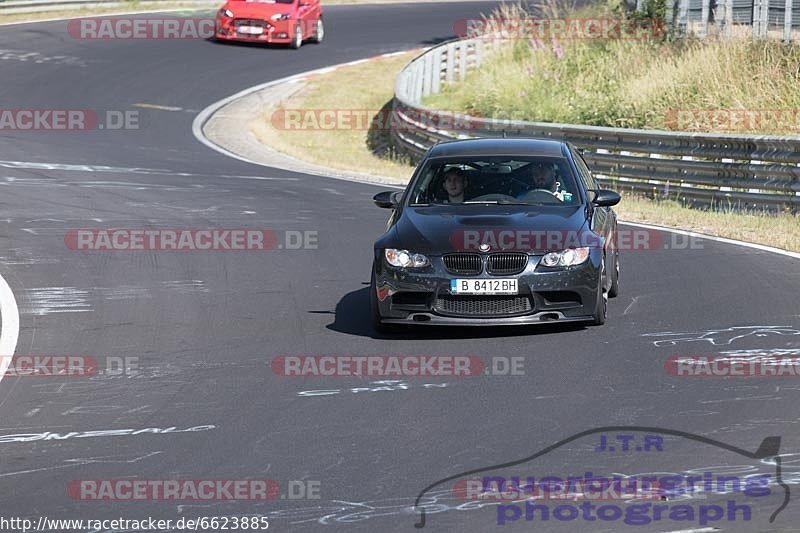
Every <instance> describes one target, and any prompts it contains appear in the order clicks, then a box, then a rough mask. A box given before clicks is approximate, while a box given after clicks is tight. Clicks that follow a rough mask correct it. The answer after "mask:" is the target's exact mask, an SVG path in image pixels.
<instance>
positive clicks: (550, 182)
mask: <svg viewBox="0 0 800 533" xmlns="http://www.w3.org/2000/svg"><path fill="white" fill-rule="evenodd" d="M531 182H532V184H533V187H532V188H531V191H547V192H549V193H550V194H552V195H553V196H555V197H556V198H558V199H559V200H561V201H562V202H563V201H564V193H563V192H562V191H561V190H560V188H561V187H560V185H561V184H560V183H559V182H558V181H557V180H556V176H555V172H554V170H553V165H550V164H548V163H539V162H537V163H532V164H531ZM526 192H530V191H526Z"/></svg>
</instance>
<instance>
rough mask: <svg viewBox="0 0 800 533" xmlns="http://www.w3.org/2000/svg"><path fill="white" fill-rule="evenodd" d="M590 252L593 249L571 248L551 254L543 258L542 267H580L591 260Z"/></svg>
mask: <svg viewBox="0 0 800 533" xmlns="http://www.w3.org/2000/svg"><path fill="white" fill-rule="evenodd" d="M589 250H591V248H588V247H587V248H569V249H567V250H561V251H560V252H550V253H549V254H545V255H544V257H542V260H541V265H542V266H546V267H550V268H554V267H568V266H574V265H580V264H581V263H585V262H586V260H587V259H589Z"/></svg>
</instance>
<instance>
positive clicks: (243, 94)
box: [192, 49, 423, 188]
mask: <svg viewBox="0 0 800 533" xmlns="http://www.w3.org/2000/svg"><path fill="white" fill-rule="evenodd" d="M421 50H423V49H411V50H402V51H397V52H389V53H385V54H380V55H377V56H372V57H368V58H364V59H357V60H355V61H348V62H346V63H340V64H338V65H333V66H330V67H324V68H320V69H316V70H311V71H308V72H303V73H300V74H295V75H293V76H288V77H286V78H280V79H277V80H273V81H270V82H267V83H263V84H260V85H256V86H254V87H250V88H248V89H245V90H243V91H240V92H238V93H236V94H234V95H231V96H229V97H227V98H224V99H222V100H219V101H217V102H214V103H213V104H211V105H210V106H208V107H206V108H205V109H203V110H202V111H201V112H200V113H199V114H198V115H197V116H196V117H195V119H194V121H193V122H192V134H193V135H194V137H195V138H196V139H197V140H198V141H199V142H201V143H203V144H204V145H206V146H207V147H209V148H211V149H212V150H215V151H217V152H219V153H221V154H223V155H226V156H228V157H232V158H234V159H238V160H239V161H244V162H246V163H251V164H254V165H260V166H266V167H272V168H280V169H282V170H290V171H294V172H302V173H305V174H312V175H315V176H322V177H326V178H336V179H343V180H346V181H356V182H360V183H372V184H382V185H391V186H395V187H401V188H402V187H405V184H406V183H407V182H408V180H407V179H402V178H395V177H390V176H374V175H371V174H362V173H358V172H352V171H346V170H338V169H330V168H327V167H323V166H321V165H317V164H314V163H309V162H307V161H302V160H299V159H297V158H294V157H292V156H289V155H286V154H283V153H281V152H278V151H277V150H273V149H271V148H270V147H268V146H266V145H264V144H262V143H260V142H259V141H257V140H256V139H255V136H254V135H253V133H252V132H250V131H249V129H247V130H243V128H242V127H241V123H242V122H241V121H240V120H236V119H234V118H231V117H230V116H228V117H226V116H225V115H226V110H232V109H234V108H235V107H236V106H241V107H246V106H248V105H252V104H250V102H251V101H252V102H255V101H257V102H258V103H259V104H260V103H263V101H264V100H270V98H269V97H265V96H264V95H267V94H270V93H273V92H277V91H278V90H281V89H283V90H287V89H290V88H291V87H292V86H295V87H294V89H295V90H299V89H301V88H302V86H303V83H304V82H306V81H308V80H311V79H313V78H315V77H317V76H320V75H322V74H327V73H330V72H334V71H336V70H337V69H339V68H343V67H349V66H353V65H360V64H363V63H366V62H369V61H375V60H379V59H384V58H388V57H395V56H398V55H403V54H406V53H413V52H417V51H421ZM235 113H236V111H232V113H231V115H234V114H235ZM214 121H217V122H220V123H222V124H220V125H216V124H211V123H212V122H214ZM225 122H230V123H235V124H224V123H225ZM209 125H212V126H214V128H213V129H214V130H216V131H209V128H208V126H209ZM220 130H222V131H223V132H224V135H228V136H229V138H227V139H221V138H220V137H221V136H222V135H221V134H219V131H220ZM212 138H213V139H212ZM235 146H236V147H238V149H237V148H236V147H235ZM242 146H244V147H245V148H244V149H242V148H241V147H242ZM243 152H244V153H243Z"/></svg>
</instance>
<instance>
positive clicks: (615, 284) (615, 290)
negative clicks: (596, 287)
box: [608, 250, 619, 298]
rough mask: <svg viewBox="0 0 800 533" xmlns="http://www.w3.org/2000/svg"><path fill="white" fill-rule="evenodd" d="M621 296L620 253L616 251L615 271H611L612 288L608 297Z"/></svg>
mask: <svg viewBox="0 0 800 533" xmlns="http://www.w3.org/2000/svg"><path fill="white" fill-rule="evenodd" d="M617 296H619V252H618V251H616V250H614V270H613V271H611V287H610V288H609V289H608V297H609V298H616V297H617Z"/></svg>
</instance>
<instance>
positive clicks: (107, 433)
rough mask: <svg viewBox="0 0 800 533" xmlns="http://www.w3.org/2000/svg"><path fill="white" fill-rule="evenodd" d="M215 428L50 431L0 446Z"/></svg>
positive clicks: (2, 438)
mask: <svg viewBox="0 0 800 533" xmlns="http://www.w3.org/2000/svg"><path fill="white" fill-rule="evenodd" d="M216 428H217V426H215V425H213V424H208V425H204V426H192V427H188V428H183V429H178V426H171V427H168V428H157V427H156V428H154V427H149V428H142V429H102V430H95V431H70V432H67V433H55V432H51V431H44V432H42V433H20V434H12V435H0V444H12V443H20V442H38V441H51V440H56V441H63V440H68V439H88V438H100V437H138V436H141V435H166V434H176V433H200V432H205V431H212V430H214V429H216Z"/></svg>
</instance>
